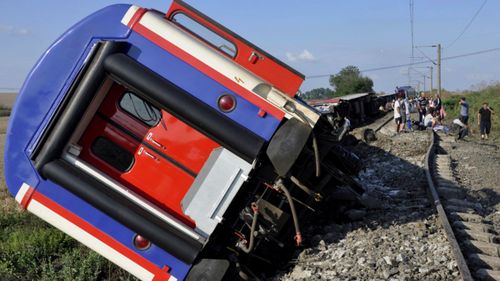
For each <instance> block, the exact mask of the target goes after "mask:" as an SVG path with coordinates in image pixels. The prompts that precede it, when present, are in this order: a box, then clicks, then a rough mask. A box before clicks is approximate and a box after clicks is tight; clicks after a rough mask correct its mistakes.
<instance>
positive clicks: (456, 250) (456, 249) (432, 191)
mask: <svg viewBox="0 0 500 281" xmlns="http://www.w3.org/2000/svg"><path fill="white" fill-rule="evenodd" d="M430 134H431V144H430V145H429V148H428V150H427V153H426V154H425V175H426V177H427V184H428V187H429V189H428V191H429V196H430V197H431V199H432V200H431V201H432V202H433V204H434V206H435V207H436V210H437V212H438V215H439V219H440V220H441V225H442V226H443V228H444V231H445V233H446V237H447V238H448V241H449V243H450V246H451V249H452V252H453V255H454V256H455V259H456V261H457V266H458V270H459V271H460V274H461V276H462V280H464V281H473V280H474V279H473V278H472V275H471V273H470V270H469V266H468V265H467V262H466V261H465V258H464V256H463V254H462V251H461V250H460V246H459V244H458V242H457V239H456V237H455V234H454V233H453V230H452V228H451V225H450V221H449V220H448V217H447V216H446V212H445V211H444V208H443V205H442V204H441V200H440V199H439V195H438V193H437V191H436V186H435V185H434V178H433V174H432V172H431V168H433V163H434V162H431V161H434V159H435V156H436V144H437V143H436V138H437V135H436V133H434V132H432V131H431V133H430Z"/></svg>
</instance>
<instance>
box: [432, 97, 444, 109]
mask: <svg viewBox="0 0 500 281" xmlns="http://www.w3.org/2000/svg"><path fill="white" fill-rule="evenodd" d="M432 103H433V105H434V111H436V112H439V111H440V110H441V106H442V104H441V97H440V96H439V95H438V94H436V98H435V99H434V100H433V101H432Z"/></svg>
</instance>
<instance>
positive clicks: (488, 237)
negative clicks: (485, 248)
mask: <svg viewBox="0 0 500 281" xmlns="http://www.w3.org/2000/svg"><path fill="white" fill-rule="evenodd" d="M456 233H457V235H458V236H461V237H465V238H469V239H472V240H477V241H482V242H488V243H497V244H499V243H500V236H497V235H493V234H491V233H486V232H482V231H473V230H468V229H458V230H457V231H456Z"/></svg>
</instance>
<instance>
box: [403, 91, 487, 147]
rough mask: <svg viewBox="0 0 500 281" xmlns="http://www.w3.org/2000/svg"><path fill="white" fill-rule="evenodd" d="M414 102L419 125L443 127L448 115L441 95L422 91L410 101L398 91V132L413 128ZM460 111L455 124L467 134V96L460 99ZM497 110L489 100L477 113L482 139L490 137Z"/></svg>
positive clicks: (435, 127) (434, 127)
mask: <svg viewBox="0 0 500 281" xmlns="http://www.w3.org/2000/svg"><path fill="white" fill-rule="evenodd" d="M413 104H415V105H416V108H417V111H418V116H419V117H418V119H419V120H418V125H419V126H421V127H423V128H433V129H437V128H438V127H442V121H443V119H444V118H445V117H446V111H445V110H444V107H443V104H442V101H441V97H440V96H439V95H438V94H437V95H436V96H435V98H434V99H432V98H430V97H426V95H425V93H424V92H422V93H421V94H420V97H418V99H416V100H411V101H409V100H408V98H407V97H406V96H405V94H404V93H398V94H397V95H396V99H395V100H394V101H393V109H394V121H395V122H396V132H397V133H399V132H401V131H404V130H405V126H408V129H411V119H410V112H411V107H412V106H413ZM459 106H460V113H459V117H458V120H455V121H456V122H454V123H455V124H458V125H459V126H461V127H462V129H463V130H464V132H465V134H467V132H468V129H469V103H468V102H467V100H466V98H465V97H461V98H460V101H459ZM494 113H495V111H494V110H493V109H492V108H491V107H490V106H489V104H488V103H487V102H485V103H483V105H482V107H481V108H480V109H479V111H478V113H477V124H478V126H479V129H480V133H481V139H483V140H484V139H488V135H489V134H490V130H491V115H492V114H494Z"/></svg>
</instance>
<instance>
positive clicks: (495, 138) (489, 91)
mask: <svg viewBox="0 0 500 281" xmlns="http://www.w3.org/2000/svg"><path fill="white" fill-rule="evenodd" d="M462 96H464V97H465V98H466V100H467V102H468V103H469V108H470V109H469V115H470V117H469V125H470V129H471V136H470V137H471V138H473V139H477V140H479V139H480V134H479V126H478V124H477V113H478V111H479V109H480V108H481V106H482V105H483V103H484V102H487V103H489V105H490V107H491V108H493V110H495V111H496V112H495V114H493V115H492V120H491V122H492V126H491V134H490V140H488V141H489V142H492V143H496V144H500V83H496V84H494V85H490V86H487V87H486V88H484V89H482V90H479V91H465V92H461V93H449V92H447V93H444V94H443V104H444V106H445V109H446V113H447V120H448V121H449V122H451V121H452V120H453V119H455V118H458V115H459V100H460V97H462Z"/></svg>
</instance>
